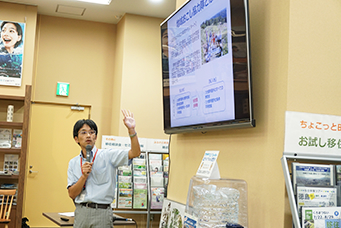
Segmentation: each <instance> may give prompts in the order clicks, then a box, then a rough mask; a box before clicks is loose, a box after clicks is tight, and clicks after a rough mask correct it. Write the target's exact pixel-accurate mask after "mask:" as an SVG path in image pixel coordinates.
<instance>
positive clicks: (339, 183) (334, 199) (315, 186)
mask: <svg viewBox="0 0 341 228" xmlns="http://www.w3.org/2000/svg"><path fill="white" fill-rule="evenodd" d="M292 182H293V187H294V193H295V198H296V203H297V211H298V215H299V217H300V219H301V222H302V227H303V228H341V216H340V215H341V165H334V164H308V163H298V162H294V163H292Z"/></svg>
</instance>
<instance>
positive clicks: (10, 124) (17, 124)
mask: <svg viewBox="0 0 341 228" xmlns="http://www.w3.org/2000/svg"><path fill="white" fill-rule="evenodd" d="M0 126H1V127H18V128H22V126H23V123H22V122H6V121H0Z"/></svg>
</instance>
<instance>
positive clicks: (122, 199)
mask: <svg viewBox="0 0 341 228" xmlns="http://www.w3.org/2000/svg"><path fill="white" fill-rule="evenodd" d="M132 201H133V198H132V189H119V191H118V206H117V207H118V208H131V207H132Z"/></svg>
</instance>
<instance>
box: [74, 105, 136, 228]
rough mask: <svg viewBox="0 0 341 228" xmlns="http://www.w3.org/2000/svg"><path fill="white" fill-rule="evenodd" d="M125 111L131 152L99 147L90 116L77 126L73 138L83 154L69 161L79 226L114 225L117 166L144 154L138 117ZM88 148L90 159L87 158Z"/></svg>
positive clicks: (95, 127) (77, 226) (76, 222)
mask: <svg viewBox="0 0 341 228" xmlns="http://www.w3.org/2000/svg"><path fill="white" fill-rule="evenodd" d="M122 113H123V116H124V119H123V122H124V125H125V126H126V127H127V129H128V132H129V136H130V139H131V149H130V150H129V151H128V150H118V149H97V148H96V146H95V142H96V140H97V133H98V129H97V125H96V123H95V122H94V121H92V120H90V119H87V120H84V119H83V120H78V121H77V122H76V123H75V125H74V128H73V137H74V139H75V141H76V143H78V144H79V146H80V147H81V153H80V154H79V155H78V156H76V157H74V158H73V159H71V160H70V162H69V168H68V186H67V189H68V193H69V196H70V198H71V199H72V200H73V201H74V203H75V205H76V210H75V220H74V225H73V227H75V228H87V227H98V228H106V227H108V228H109V227H110V228H112V227H113V211H112V209H111V207H110V204H111V203H112V202H113V200H114V198H115V186H116V168H117V167H118V166H123V165H128V159H132V158H135V157H137V156H139V155H140V153H141V151H140V144H139V141H138V138H137V135H136V131H135V126H136V124H135V119H134V116H133V114H132V113H131V112H130V111H127V110H122ZM89 145H90V146H89ZM87 149H88V154H90V158H88V159H90V162H88V161H87ZM90 149H91V151H90Z"/></svg>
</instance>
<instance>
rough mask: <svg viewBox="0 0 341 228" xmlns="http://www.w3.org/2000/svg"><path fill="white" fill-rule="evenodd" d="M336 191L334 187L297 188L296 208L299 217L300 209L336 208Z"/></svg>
mask: <svg viewBox="0 0 341 228" xmlns="http://www.w3.org/2000/svg"><path fill="white" fill-rule="evenodd" d="M336 206H337V190H336V188H335V187H305V186H297V208H298V214H299V217H301V208H302V207H336Z"/></svg>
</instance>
